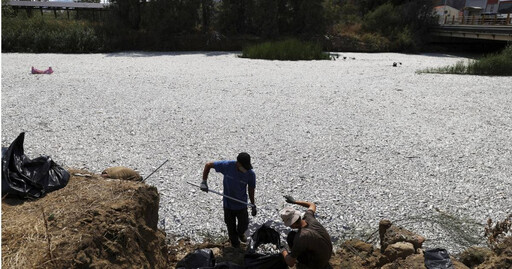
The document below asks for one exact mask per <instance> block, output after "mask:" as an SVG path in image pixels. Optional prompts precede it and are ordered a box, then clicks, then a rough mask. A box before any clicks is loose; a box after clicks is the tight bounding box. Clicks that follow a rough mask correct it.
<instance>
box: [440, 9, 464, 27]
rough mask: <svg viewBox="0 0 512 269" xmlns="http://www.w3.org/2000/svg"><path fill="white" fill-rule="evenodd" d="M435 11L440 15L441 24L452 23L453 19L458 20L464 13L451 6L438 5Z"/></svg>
mask: <svg viewBox="0 0 512 269" xmlns="http://www.w3.org/2000/svg"><path fill="white" fill-rule="evenodd" d="M434 11H435V13H436V14H437V15H438V17H439V24H444V23H445V22H446V23H451V22H452V21H453V20H455V21H457V20H458V19H459V16H461V13H462V12H461V11H460V10H458V9H456V8H453V7H451V6H437V7H434Z"/></svg>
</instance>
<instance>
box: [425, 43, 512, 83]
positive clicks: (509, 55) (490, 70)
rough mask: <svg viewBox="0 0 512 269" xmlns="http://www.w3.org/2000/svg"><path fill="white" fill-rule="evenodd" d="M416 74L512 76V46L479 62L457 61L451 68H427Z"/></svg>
mask: <svg viewBox="0 0 512 269" xmlns="http://www.w3.org/2000/svg"><path fill="white" fill-rule="evenodd" d="M418 73H440V74H466V75H486V76H512V45H508V46H507V47H506V48H505V49H504V50H503V51H502V52H500V53H496V54H491V55H487V56H485V57H483V58H481V59H479V60H470V61H468V63H467V64H465V63H464V61H458V62H457V63H456V64H455V65H452V66H445V67H440V68H428V69H425V70H420V71H418Z"/></svg>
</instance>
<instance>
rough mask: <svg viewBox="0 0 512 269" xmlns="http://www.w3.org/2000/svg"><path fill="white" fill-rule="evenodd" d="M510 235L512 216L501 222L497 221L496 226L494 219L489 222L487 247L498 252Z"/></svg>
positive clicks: (486, 233) (486, 234) (486, 230)
mask: <svg viewBox="0 0 512 269" xmlns="http://www.w3.org/2000/svg"><path fill="white" fill-rule="evenodd" d="M509 233H512V214H510V215H509V216H508V217H507V218H506V219H505V220H503V221H501V222H500V221H496V223H495V224H493V221H492V219H488V220H487V226H486V227H485V236H486V237H487V245H488V246H489V248H490V249H492V250H496V248H497V247H498V245H499V244H500V243H502V242H503V240H504V239H505V237H507V235H509Z"/></svg>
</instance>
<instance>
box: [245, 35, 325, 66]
mask: <svg viewBox="0 0 512 269" xmlns="http://www.w3.org/2000/svg"><path fill="white" fill-rule="evenodd" d="M240 57H242V58H251V59H265V60H288V61H298V60H329V59H331V57H330V55H329V54H328V53H325V52H323V51H322V47H321V46H320V45H319V44H316V43H313V42H303V41H299V40H297V39H287V40H283V41H277V42H265V43H262V44H258V45H253V46H249V47H246V48H244V49H243V50H242V55H241V56H240Z"/></svg>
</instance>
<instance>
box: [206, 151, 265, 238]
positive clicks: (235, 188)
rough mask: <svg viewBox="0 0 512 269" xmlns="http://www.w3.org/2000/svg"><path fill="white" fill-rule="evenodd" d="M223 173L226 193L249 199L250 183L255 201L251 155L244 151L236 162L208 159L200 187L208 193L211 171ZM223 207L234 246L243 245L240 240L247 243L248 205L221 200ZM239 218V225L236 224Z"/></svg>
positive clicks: (254, 208)
mask: <svg viewBox="0 0 512 269" xmlns="http://www.w3.org/2000/svg"><path fill="white" fill-rule="evenodd" d="M212 168H215V171H216V172H218V173H221V174H223V175H224V179H223V181H222V184H223V187H224V195H227V196H230V197H233V198H235V199H238V200H241V201H247V191H246V190H247V186H249V188H248V189H249V199H250V200H251V204H253V205H255V203H254V189H255V188H256V174H255V173H254V171H253V170H252V165H251V156H250V155H249V154H248V153H246V152H242V153H240V154H238V157H237V158H236V161H216V162H208V163H206V165H205V166H204V171H203V181H202V182H201V190H202V191H205V192H208V184H207V183H206V180H207V179H208V174H209V173H210V169H212ZM222 203H223V206H224V222H225V223H226V226H227V227H228V235H229V241H230V242H231V246H233V247H236V248H238V247H240V240H241V241H242V242H244V243H245V242H246V241H247V239H246V238H245V235H244V233H245V230H247V228H248V226H249V214H248V213H247V205H246V204H242V203H240V202H237V201H234V200H231V199H228V198H226V197H224V198H223V200H222ZM251 215H252V216H256V206H254V207H252V211H251ZM237 220H238V225H237Z"/></svg>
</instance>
